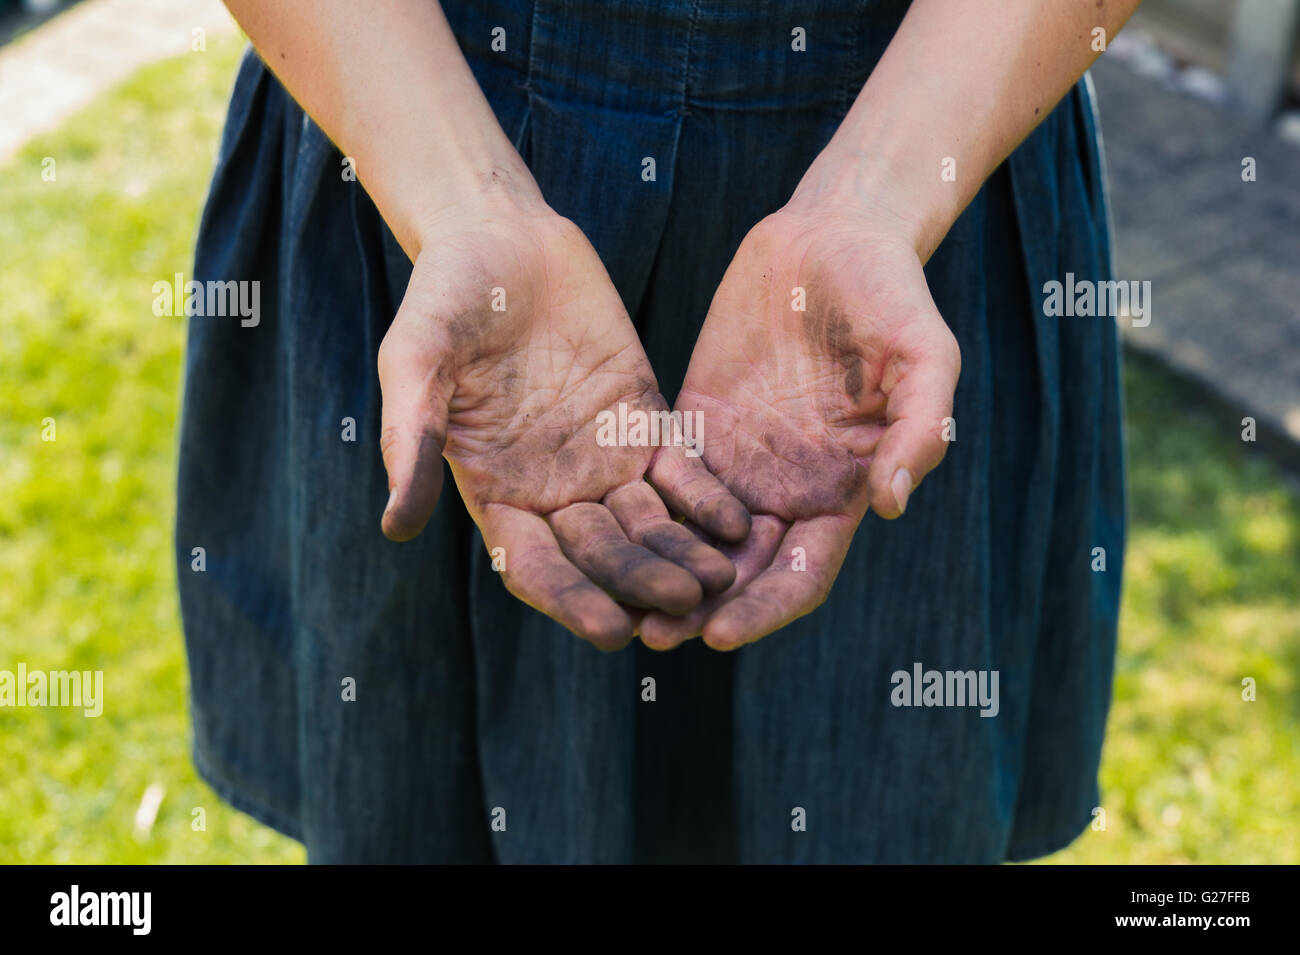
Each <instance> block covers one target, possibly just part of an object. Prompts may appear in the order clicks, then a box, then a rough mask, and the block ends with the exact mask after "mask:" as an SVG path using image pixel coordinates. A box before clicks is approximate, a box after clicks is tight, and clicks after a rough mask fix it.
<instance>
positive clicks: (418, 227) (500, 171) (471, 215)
mask: <svg viewBox="0 0 1300 955" xmlns="http://www.w3.org/2000/svg"><path fill="white" fill-rule="evenodd" d="M546 215H554V212H552V210H551V208H550V206H548V205H547V204H546V201H545V200H544V199H543V198H542V192H541V189H540V188H539V187H538V185H537V182H536V180H534V179H533V176H532V173H530V172H529V170H528V167H527V166H526V165H524V163H523V160H521V159H518V158H517V157H515V158H514V160H513V161H511V160H509V159H507V160H506V161H504V162H496V163H484V164H482V165H479V166H476V167H472V168H466V169H464V170H462V171H459V172H457V173H456V174H453V175H450V176H447V177H445V178H444V179H442V180H440V181H439V182H437V183H436V184H431V185H430V188H428V190H427V192H426V194H425V195H424V198H423V199H422V200H420V201H417V202H415V203H413V204H412V207H411V210H410V212H409V217H408V220H407V222H406V223H405V231H406V235H407V236H408V239H407V240H406V241H402V236H400V235H399V236H398V239H399V241H401V242H402V245H403V248H405V249H406V250H407V254H408V255H410V257H411V259H412V260H414V259H415V258H416V256H418V255H419V253H420V250H421V249H422V248H423V247H425V246H426V245H428V244H430V243H431V242H433V241H435V240H436V239H437V238H438V237H439V236H442V235H446V234H447V233H448V232H449V231H455V230H458V229H460V228H462V227H463V226H464V224H465V223H466V222H474V223H482V222H485V221H500V220H505V221H513V220H518V219H531V218H536V217H539V216H546Z"/></svg>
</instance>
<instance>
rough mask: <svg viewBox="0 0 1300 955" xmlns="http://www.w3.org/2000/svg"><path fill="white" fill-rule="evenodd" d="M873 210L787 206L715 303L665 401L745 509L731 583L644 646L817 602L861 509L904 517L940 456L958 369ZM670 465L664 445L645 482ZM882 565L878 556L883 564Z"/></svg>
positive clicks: (732, 636)
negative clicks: (702, 438) (702, 437)
mask: <svg viewBox="0 0 1300 955" xmlns="http://www.w3.org/2000/svg"><path fill="white" fill-rule="evenodd" d="M883 221H886V220H884V217H876V216H872V215H869V214H867V213H865V212H862V213H858V212H855V211H854V210H853V208H852V207H849V206H836V205H833V204H829V203H825V202H821V201H817V200H814V201H807V202H805V201H799V200H796V201H792V203H791V204H790V205H788V206H787V207H786V208H785V209H783V210H782V211H780V212H777V213H776V214H774V215H771V216H769V217H768V218H767V219H765V220H763V221H762V222H760V223H759V224H758V225H757V226H755V227H754V229H753V230H752V231H751V232H750V234H749V235H748V236H747V237H746V239H745V241H744V242H743V243H742V244H741V246H740V249H739V250H738V251H737V253H736V257H735V259H734V260H733V261H732V263H731V266H730V268H728V270H727V273H726V275H725V276H724V278H723V280H722V284H721V286H720V287H719V288H718V291H717V294H716V295H715V296H714V299H713V304H712V306H711V307H710V309H709V314H708V318H707V319H706V321H705V323H704V327H703V329H702V331H701V333H700V337H699V340H698V342H697V343H696V346H695V352H694V354H693V356H692V358H691V364H690V368H689V370H688V371H687V375H686V381H685V384H684V385H683V388H682V391H681V394H680V396H679V397H678V400H677V408H678V410H681V411H696V412H699V413H700V414H702V415H703V417H704V421H705V422H706V423H707V425H708V434H709V435H711V438H710V439H709V440H708V441H706V442H705V444H704V460H705V462H706V463H707V465H708V467H709V470H710V471H712V472H713V474H715V475H717V476H718V477H719V478H721V479H722V481H723V482H724V483H725V484H726V485H727V487H728V488H730V489H731V491H732V492H733V493H734V494H735V495H736V496H737V497H738V498H739V499H740V501H741V502H742V503H743V504H744V505H745V506H746V507H747V508H748V509H749V511H750V512H751V513H752V514H753V515H754V519H753V530H752V532H751V534H750V535H749V537H748V539H746V540H745V541H744V543H743V544H742V545H740V546H739V547H735V548H729V549H728V548H724V549H726V550H728V552H729V553H730V554H731V556H732V557H733V559H734V560H735V563H736V567H737V579H736V581H735V583H734V584H733V585H732V587H731V588H730V589H729V590H727V591H726V592H725V593H724V594H721V595H720V596H718V597H714V598H710V599H706V600H705V601H704V603H702V604H701V605H700V607H699V608H697V609H696V610H695V611H694V612H693V613H691V614H689V615H687V616H685V617H678V618H672V617H668V616H666V615H663V614H651V615H650V616H649V617H647V618H646V619H645V621H644V622H643V623H642V626H641V636H642V639H643V640H644V641H645V642H646V643H647V645H649V646H652V647H656V648H660V649H667V648H669V647H672V646H675V645H676V644H678V643H680V642H681V641H682V640H685V639H688V638H689V637H691V636H693V635H695V634H698V633H700V632H701V630H702V631H703V635H704V640H705V642H706V643H708V644H709V645H710V646H712V647H714V648H717V649H731V648H734V647H737V646H739V645H741V644H743V643H748V642H752V641H754V640H757V639H759V638H760V637H763V636H765V635H767V634H769V633H771V632H772V631H774V630H776V629H778V628H780V627H782V626H784V625H785V624H787V623H789V622H790V621H792V620H794V619H796V618H798V617H801V616H803V615H804V614H806V613H808V612H810V611H811V610H813V609H814V608H816V607H817V606H819V605H820V604H821V603H822V602H823V601H824V600H825V599H826V596H827V594H828V593H829V591H830V588H831V584H832V583H834V581H835V576H836V574H837V573H838V572H839V568H840V565H841V564H842V563H843V560H844V555H845V554H846V553H847V551H848V548H849V543H850V542H851V540H852V538H853V533H854V530H855V529H856V528H857V526H858V524H859V523H860V522H861V520H862V518H863V517H864V515H865V514H866V512H867V510H868V508H870V509H872V510H874V511H875V512H876V513H877V514H879V515H880V516H881V517H884V518H895V517H898V516H899V515H900V514H902V513H903V511H904V509H905V508H906V506H907V501H908V498H909V496H910V495H911V494H912V492H913V491H914V490H915V488H916V486H917V484H919V483H920V481H921V479H922V478H923V477H924V476H925V475H926V474H927V473H928V472H929V471H930V470H931V469H932V468H934V467H935V466H936V465H937V464H938V463H939V461H940V459H942V457H943V455H944V451H945V449H946V442H945V441H944V439H943V427H944V419H945V418H946V417H948V416H949V415H951V414H952V400H953V392H954V390H955V388H956V384H957V376H958V372H959V370H960V365H961V359H960V355H959V352H958V348H957V342H956V340H955V339H954V338H953V335H952V333H951V332H950V331H949V329H948V326H947V325H946V324H945V323H944V321H943V319H942V318H941V317H940V315H939V313H938V311H937V309H936V308H935V305H934V302H933V300H932V299H931V297H930V293H929V290H928V288H927V287H926V282H925V275H924V273H923V271H922V265H921V260H920V258H919V256H918V254H917V251H916V249H915V248H914V246H913V244H912V243H911V242H910V241H909V240H908V238H907V237H905V236H904V235H903V234H902V233H901V231H899V230H896V229H895V228H893V227H892V226H888V225H884V224H882V222H883ZM681 460H682V458H681V455H680V454H679V453H677V452H676V451H674V450H664V451H662V452H660V454H659V455H658V456H657V458H656V460H655V463H654V465H653V466H652V468H651V472H650V476H651V480H652V481H654V482H656V483H658V482H659V481H660V480H661V479H662V478H664V477H665V476H667V475H670V474H671V473H672V471H673V469H674V468H675V467H676V466H679V465H680V462H681ZM880 559H881V560H888V559H889V555H888V554H882V555H880Z"/></svg>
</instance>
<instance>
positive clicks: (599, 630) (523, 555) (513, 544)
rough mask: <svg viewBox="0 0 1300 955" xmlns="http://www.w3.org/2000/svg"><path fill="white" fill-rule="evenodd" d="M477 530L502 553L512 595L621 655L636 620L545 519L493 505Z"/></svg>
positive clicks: (594, 642)
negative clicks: (573, 557)
mask: <svg viewBox="0 0 1300 955" xmlns="http://www.w3.org/2000/svg"><path fill="white" fill-rule="evenodd" d="M593 506H595V505H593ZM611 520H612V518H611ZM479 526H480V529H481V530H482V532H483V540H484V542H485V543H486V544H487V546H488V550H489V552H491V551H493V550H494V549H495V548H498V547H500V548H502V550H501V551H500V556H501V558H502V565H501V566H502V570H501V577H502V580H503V581H504V582H505V585H506V589H507V590H509V591H510V592H511V593H512V594H514V595H515V596H516V597H518V598H519V599H520V600H522V601H523V602H524V603H526V604H528V605H529V606H530V607H532V608H534V609H535V610H540V611H541V612H542V613H544V614H546V615H547V616H548V617H551V618H553V619H555V620H557V621H558V622H560V623H561V624H563V625H564V626H565V627H567V628H568V629H569V630H571V631H572V632H573V633H575V634H577V635H578V636H579V637H582V638H583V639H584V640H587V641H589V642H590V643H592V644H593V645H594V646H595V647H596V648H597V649H600V650H619V649H622V648H623V647H625V646H627V645H628V643H630V642H631V640H632V636H633V632H634V627H635V621H634V620H633V618H632V617H631V616H629V614H628V612H627V611H626V610H624V609H623V608H622V607H620V606H619V605H618V604H617V603H615V602H614V600H613V599H612V598H611V597H610V596H609V595H608V594H607V593H605V592H604V591H603V590H601V589H600V588H599V587H597V586H596V585H595V584H594V583H592V582H591V581H590V580H589V579H588V578H587V577H586V576H585V575H584V574H582V573H581V572H580V571H579V570H578V569H577V568H576V567H574V566H573V564H571V563H569V561H568V559H567V558H565V556H564V554H562V553H561V552H560V547H559V544H558V543H557V541H556V539H555V535H554V534H553V533H552V532H551V528H550V527H549V526H548V525H547V523H546V520H545V519H544V518H541V517H538V516H537V515H536V514H529V513H528V512H527V511H521V510H519V509H517V508H513V507H508V506H506V505H503V504H489V505H487V507H486V508H484V511H483V514H482V520H481V521H480V525H479ZM678 569H680V568H678ZM682 573H685V571H682Z"/></svg>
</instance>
